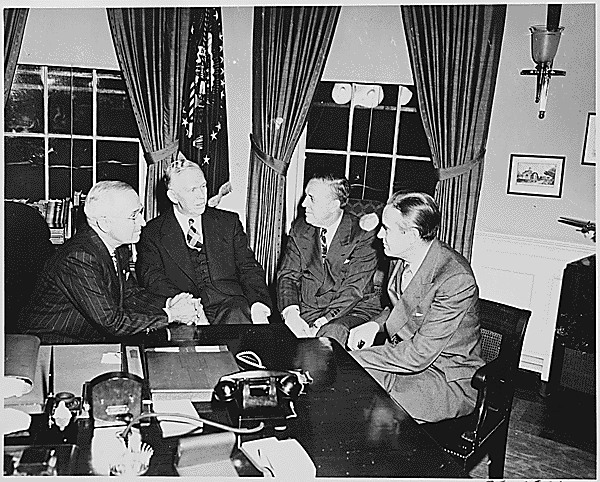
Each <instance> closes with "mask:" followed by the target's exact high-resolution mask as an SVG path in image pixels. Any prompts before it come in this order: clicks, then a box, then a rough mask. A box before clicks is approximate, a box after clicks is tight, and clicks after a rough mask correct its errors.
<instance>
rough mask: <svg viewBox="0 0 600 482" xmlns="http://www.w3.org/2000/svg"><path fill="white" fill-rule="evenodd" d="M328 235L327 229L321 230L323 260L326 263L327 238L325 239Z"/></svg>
mask: <svg viewBox="0 0 600 482" xmlns="http://www.w3.org/2000/svg"><path fill="white" fill-rule="evenodd" d="M325 234H327V230H326V229H325V228H321V232H320V234H319V237H320V238H321V260H322V261H324V260H325V258H326V257H327V238H326V237H325Z"/></svg>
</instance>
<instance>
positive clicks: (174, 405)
mask: <svg viewBox="0 0 600 482" xmlns="http://www.w3.org/2000/svg"><path fill="white" fill-rule="evenodd" d="M153 407H154V412H155V413H177V414H182V415H188V416H190V417H193V418H195V419H197V420H200V418H199V417H198V412H196V409H195V408H194V405H192V402H191V400H154V403H153ZM158 420H159V422H160V428H161V429H162V433H163V437H175V436H178V435H183V434H186V433H190V432H193V431H196V433H200V432H201V431H202V428H200V427H199V426H198V425H197V424H194V422H189V423H188V422H184V421H178V420H170V419H169V418H168V417H158Z"/></svg>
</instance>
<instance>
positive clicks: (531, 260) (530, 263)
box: [471, 231, 596, 381]
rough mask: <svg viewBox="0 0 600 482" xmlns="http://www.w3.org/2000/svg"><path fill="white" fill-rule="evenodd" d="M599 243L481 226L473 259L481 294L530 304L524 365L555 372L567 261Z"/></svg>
mask: <svg viewBox="0 0 600 482" xmlns="http://www.w3.org/2000/svg"><path fill="white" fill-rule="evenodd" d="M595 251H596V250H595V245H594V244H592V242H591V241H590V244H589V245H586V244H578V243H565V242H561V241H552V240H547V239H536V238H531V237H524V236H514V235H509V234H502V233H493V232H485V231H477V232H476V233H475V238H474V242H473V255H472V261H471V264H472V266H473V271H474V273H475V277H476V279H477V283H478V285H479V288H480V296H481V297H482V298H487V299H491V300H493V301H498V302H500V303H506V304H509V305H513V306H517V307H519V308H525V309H529V310H531V318H530V320H529V325H528V327H527V333H526V335H525V342H524V344H523V351H522V353H521V362H520V367H521V368H525V369H529V370H533V371H536V372H539V373H540V374H541V378H542V380H544V381H547V380H548V377H549V374H550V363H551V357H552V348H553V344H554V329H555V326H556V318H557V315H558V303H559V298H560V290H561V284H562V277H563V271H564V268H565V266H566V265H567V263H570V262H572V261H575V260H577V259H581V258H583V257H585V256H589V255H590V254H593V253H595Z"/></svg>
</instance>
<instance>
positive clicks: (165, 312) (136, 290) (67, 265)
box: [18, 181, 203, 343]
mask: <svg viewBox="0 0 600 482" xmlns="http://www.w3.org/2000/svg"><path fill="white" fill-rule="evenodd" d="M84 212H85V216H86V220H87V223H82V225H81V226H80V227H79V229H78V230H77V233H76V234H75V235H74V236H73V237H72V238H71V239H69V240H68V241H67V242H66V243H65V244H64V245H63V246H61V248H60V249H59V250H58V251H57V252H56V253H55V255H54V256H53V257H52V258H51V259H50V260H49V261H48V263H47V264H46V266H45V267H44V270H43V272H42V274H41V275H40V279H39V280H38V282H37V284H36V286H35V288H34V292H33V295H32V297H31V299H30V302H29V304H28V305H27V307H26V308H25V309H24V310H23V312H22V314H21V316H20V318H19V322H18V331H19V332H22V333H31V334H35V335H37V336H39V337H40V338H41V339H42V341H43V342H48V343H88V342H108V341H117V340H119V339H122V338H124V337H127V336H129V335H135V334H138V333H149V332H150V331H152V330H156V329H160V328H165V327H167V326H168V325H169V323H170V322H181V323H184V324H196V323H202V322H203V321H202V318H201V316H199V312H198V310H197V307H198V301H197V300H194V299H193V297H192V295H191V294H189V293H178V294H177V295H175V296H173V297H172V298H169V299H167V297H166V296H159V295H156V294H154V293H150V292H148V291H146V290H144V289H143V288H140V287H139V286H138V285H137V283H136V282H135V280H134V279H133V278H131V279H130V277H129V276H128V265H129V250H128V247H127V245H129V244H132V243H136V242H137V241H138V240H139V237H140V232H141V229H142V226H144V225H145V224H146V223H145V221H144V217H143V214H142V205H141V203H140V199H139V197H138V195H137V193H136V192H135V191H134V189H133V188H132V187H131V186H129V185H128V184H126V183H124V182H121V181H101V182H98V183H97V184H95V185H94V186H93V187H92V189H90V192H89V193H88V195H87V197H86V201H85V206H84Z"/></svg>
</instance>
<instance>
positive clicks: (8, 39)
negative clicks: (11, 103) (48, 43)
mask: <svg viewBox="0 0 600 482" xmlns="http://www.w3.org/2000/svg"><path fill="white" fill-rule="evenodd" d="M28 14H29V9H28V8H5V9H4V105H6V102H8V95H9V94H10V88H11V87H12V83H13V78H14V76H15V71H16V70H17V61H18V60H19V52H21V43H22V42H23V33H24V32H25V24H26V22H27V15H28Z"/></svg>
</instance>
